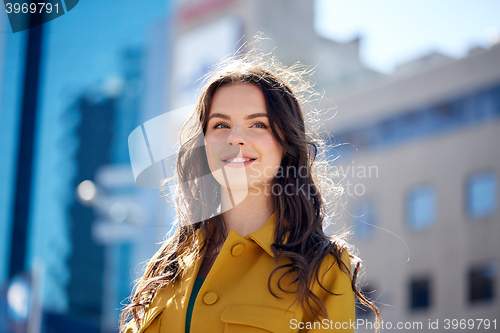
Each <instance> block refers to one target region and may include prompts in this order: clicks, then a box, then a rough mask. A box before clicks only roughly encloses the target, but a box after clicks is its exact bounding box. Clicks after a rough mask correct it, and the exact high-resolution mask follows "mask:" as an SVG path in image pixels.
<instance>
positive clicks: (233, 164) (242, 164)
mask: <svg viewBox="0 0 500 333" xmlns="http://www.w3.org/2000/svg"><path fill="white" fill-rule="evenodd" d="M252 162H255V159H253V160H250V161H246V162H226V161H222V163H224V165H225V166H228V167H230V168H243V167H246V166H247V165H250V163H252Z"/></svg>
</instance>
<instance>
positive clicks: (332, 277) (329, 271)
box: [316, 248, 352, 291]
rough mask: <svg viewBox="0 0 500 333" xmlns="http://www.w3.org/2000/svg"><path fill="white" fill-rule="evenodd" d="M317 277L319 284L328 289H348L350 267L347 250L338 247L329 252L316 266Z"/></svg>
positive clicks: (349, 257)
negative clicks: (317, 266)
mask: <svg viewBox="0 0 500 333" xmlns="http://www.w3.org/2000/svg"><path fill="white" fill-rule="evenodd" d="M317 277H318V280H319V282H321V285H322V286H323V287H324V288H326V289H327V290H329V291H332V290H331V289H342V290H345V289H350V288H351V287H350V286H351V279H352V268H351V256H350V254H349V252H348V250H347V249H346V248H340V249H338V250H333V251H331V252H329V253H328V254H327V255H326V256H325V258H324V259H323V261H322V262H321V265H320V266H319V268H318V276H317ZM316 282H318V281H316ZM347 287H348V288H347ZM321 289H322V288H321Z"/></svg>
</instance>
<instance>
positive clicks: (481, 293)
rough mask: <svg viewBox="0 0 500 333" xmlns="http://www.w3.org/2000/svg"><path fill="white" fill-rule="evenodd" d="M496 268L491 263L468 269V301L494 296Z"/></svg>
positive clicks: (487, 299)
mask: <svg viewBox="0 0 500 333" xmlns="http://www.w3.org/2000/svg"><path fill="white" fill-rule="evenodd" d="M495 274H496V269H495V265H494V264H493V263H490V264H487V265H482V266H478V267H473V268H471V269H470V270H469V302H470V303H475V302H478V301H489V300H493V298H494V281H495Z"/></svg>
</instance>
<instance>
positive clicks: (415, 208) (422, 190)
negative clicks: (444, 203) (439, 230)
mask: <svg viewBox="0 0 500 333" xmlns="http://www.w3.org/2000/svg"><path fill="white" fill-rule="evenodd" d="M407 214H408V216H407V220H408V224H409V226H410V228H411V229H413V230H423V229H427V228H429V227H430V226H431V225H432V224H433V223H434V221H435V220H436V192H435V191H434V189H433V188H432V187H431V186H421V187H417V188H415V189H413V190H412V191H411V192H410V194H409V195H408V202H407Z"/></svg>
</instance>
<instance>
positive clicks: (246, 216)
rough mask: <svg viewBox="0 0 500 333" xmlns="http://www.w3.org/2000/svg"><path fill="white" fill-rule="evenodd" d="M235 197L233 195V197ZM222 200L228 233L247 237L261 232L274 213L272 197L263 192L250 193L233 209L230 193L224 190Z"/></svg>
mask: <svg viewBox="0 0 500 333" xmlns="http://www.w3.org/2000/svg"><path fill="white" fill-rule="evenodd" d="M235 196H236V195H233V197H235ZM221 199H222V211H223V215H224V220H225V221H226V227H227V232H228V233H229V232H230V231H231V230H235V231H236V232H238V233H239V234H241V235H243V236H246V235H248V234H249V233H251V232H254V231H256V230H259V229H260V227H262V226H263V225H264V223H266V221H267V220H268V219H269V217H270V216H271V215H272V214H273V212H274V207H273V206H274V205H273V201H272V196H271V195H266V194H265V192H261V193H260V194H259V195H257V194H256V193H251V192H249V193H247V195H246V197H244V199H243V200H241V202H239V203H238V204H237V205H236V206H234V207H233V205H232V202H234V200H233V201H231V197H230V195H229V192H228V191H227V189H225V188H224V189H223V190H222V198H221ZM231 207H232V208H231Z"/></svg>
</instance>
